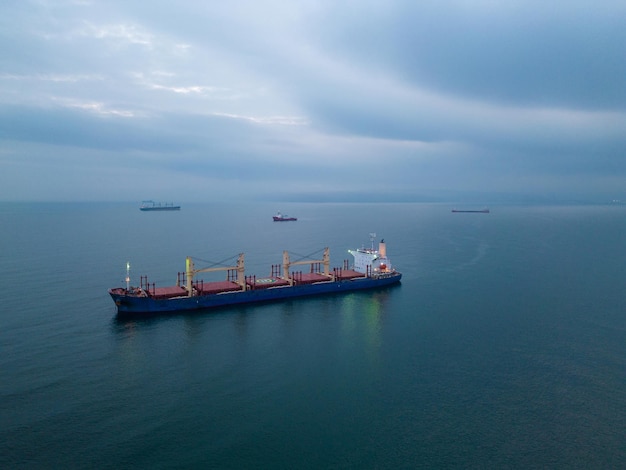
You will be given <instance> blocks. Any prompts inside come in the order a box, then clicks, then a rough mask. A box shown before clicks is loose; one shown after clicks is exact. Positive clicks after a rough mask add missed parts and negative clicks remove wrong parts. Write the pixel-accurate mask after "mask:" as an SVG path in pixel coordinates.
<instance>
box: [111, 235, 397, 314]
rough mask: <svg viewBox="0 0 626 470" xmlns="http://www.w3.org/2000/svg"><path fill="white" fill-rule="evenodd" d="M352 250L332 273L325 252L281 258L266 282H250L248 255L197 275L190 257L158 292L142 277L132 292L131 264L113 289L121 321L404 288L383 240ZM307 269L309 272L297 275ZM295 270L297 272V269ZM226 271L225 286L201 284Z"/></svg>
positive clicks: (254, 279)
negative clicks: (209, 276)
mask: <svg viewBox="0 0 626 470" xmlns="http://www.w3.org/2000/svg"><path fill="white" fill-rule="evenodd" d="M371 243H372V246H371V248H365V247H363V248H359V249H356V250H348V252H349V253H350V254H351V255H352V256H353V257H354V262H353V264H352V265H351V266H350V265H349V263H348V260H345V261H344V262H343V266H342V267H340V268H333V269H332V270H331V268H330V251H329V249H328V248H325V249H324V250H323V256H322V258H321V259H317V260H304V261H291V259H290V256H289V253H288V252H287V251H284V252H283V260H282V265H281V264H276V265H272V267H271V274H270V276H268V277H256V276H254V275H252V276H247V275H246V274H245V269H244V255H243V253H240V254H239V255H238V257H237V262H236V264H235V265H233V266H225V267H210V268H203V269H197V268H196V267H195V264H194V261H193V259H192V258H191V257H187V258H186V266H185V271H184V272H179V273H178V280H177V282H176V285H174V286H169V287H156V286H155V284H150V283H149V282H148V278H147V276H141V277H140V283H139V287H131V286H130V264H129V263H127V264H126V287H115V288H112V289H109V294H110V295H111V298H112V299H113V301H114V302H115V305H116V307H117V313H118V315H124V314H150V313H162V312H183V311H189V310H201V309H211V308H216V307H224V306H229V305H237V304H247V303H255V302H266V301H277V300H283V299H291V298H297V297H305V296H312V295H320V294H335V293H342V292H350V291H356V290H364V289H375V288H379V287H383V286H389V285H392V284H396V283H398V282H400V279H401V278H402V274H401V273H400V272H398V271H396V270H395V268H393V267H392V265H391V261H390V260H389V258H388V257H387V250H386V245H385V242H384V240H381V241H380V243H379V244H378V249H374V239H373V238H372V240H371ZM301 266H308V268H309V269H308V270H306V271H307V272H303V271H298V270H297V269H298V268H299V267H301ZM294 268H295V269H294ZM216 271H224V272H225V273H226V279H225V280H223V281H204V280H198V279H197V276H198V275H199V274H201V273H209V272H216Z"/></svg>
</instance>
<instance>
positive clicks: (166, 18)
mask: <svg viewBox="0 0 626 470" xmlns="http://www.w3.org/2000/svg"><path fill="white" fill-rule="evenodd" d="M625 18H626V2H623V1H604V0H598V1H595V2H588V1H585V2H582V1H576V0H570V1H560V0H557V1H554V2H545V1H543V0H542V1H538V0H520V1H491V0H482V1H481V0H475V1H461V0H458V1H413V0H407V1H401V0H380V1H379V0H360V1H352V0H345V1H337V0H332V1H331V0H329V1H324V0H311V1H307V0H304V1H289V0H271V1H261V0H249V1H246V0H229V1H227V2H217V1H206V0H179V1H176V2H172V1H163V0H151V1H150V2H145V1H142V2H137V1H133V0H106V1H104V0H103V1H96V0H4V1H3V2H2V4H1V5H0V46H1V50H2V53H1V54H0V139H1V140H0V143H1V145H0V200H123V201H133V200H142V199H148V198H152V199H163V200H168V201H169V200H174V201H176V202H182V201H213V200H220V201H223V200H228V199H231V198H232V199H235V200H258V199H269V200H281V199H282V200H363V201H371V200H433V199H434V200H438V199H447V200H450V199H460V200H478V199H480V198H483V199H485V200H488V199H494V198H506V199H507V200H528V199H529V198H531V199H532V198H538V199H546V198H547V199H554V200H594V201H603V200H606V201H609V200H611V199H624V200H626V185H625V182H626V178H625V177H626V86H625V85H624V80H625V79H626V28H625V27H624V19H625Z"/></svg>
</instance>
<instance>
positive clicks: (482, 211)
mask: <svg viewBox="0 0 626 470" xmlns="http://www.w3.org/2000/svg"><path fill="white" fill-rule="evenodd" d="M452 212H474V213H480V214H489V209H487V208H485V209H452Z"/></svg>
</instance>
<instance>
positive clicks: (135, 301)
mask: <svg viewBox="0 0 626 470" xmlns="http://www.w3.org/2000/svg"><path fill="white" fill-rule="evenodd" d="M401 278H402V274H401V273H397V272H396V273H393V274H389V275H383V276H378V277H364V278H357V279H350V280H342V281H326V282H318V283H315V284H303V285H295V286H284V287H271V288H267V289H254V290H246V291H236V292H222V293H219V294H208V295H198V296H192V297H189V296H185V297H174V298H168V299H156V298H152V297H146V296H136V295H132V294H124V293H118V292H114V291H113V290H110V291H109V294H110V295H111V297H112V298H113V301H114V302H115V304H116V305H117V312H118V314H122V315H123V314H136V313H148V314H149V313H160V312H179V311H180V312H182V311H188V310H200V309H211V308H215V307H224V306H229V305H238V304H247V303H256V302H267V301H276V300H283V299H292V298H297V297H305V296H312V295H320V294H334V293H342V292H351V291H356V290H364V289H375V288H379V287H384V286H389V285H392V284H396V283H398V282H400V279H401Z"/></svg>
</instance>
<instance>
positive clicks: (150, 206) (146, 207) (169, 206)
mask: <svg viewBox="0 0 626 470" xmlns="http://www.w3.org/2000/svg"><path fill="white" fill-rule="evenodd" d="M139 210H140V211H179V210H180V206H175V205H174V203H171V202H170V203H168V202H165V203H162V202H154V201H143V202H142V203H141V206H140V207H139Z"/></svg>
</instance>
